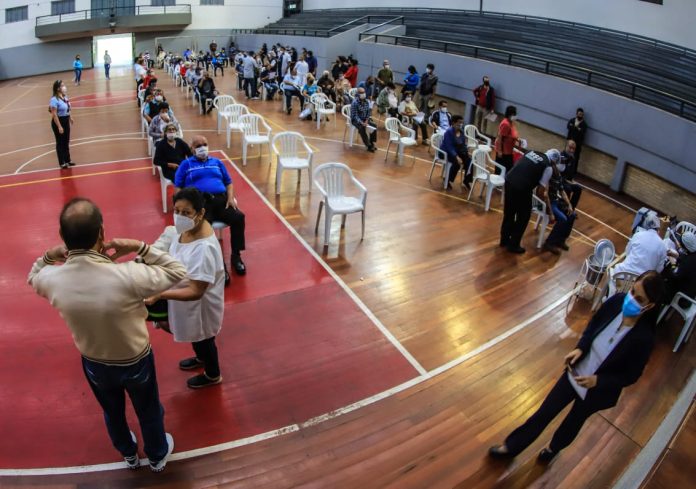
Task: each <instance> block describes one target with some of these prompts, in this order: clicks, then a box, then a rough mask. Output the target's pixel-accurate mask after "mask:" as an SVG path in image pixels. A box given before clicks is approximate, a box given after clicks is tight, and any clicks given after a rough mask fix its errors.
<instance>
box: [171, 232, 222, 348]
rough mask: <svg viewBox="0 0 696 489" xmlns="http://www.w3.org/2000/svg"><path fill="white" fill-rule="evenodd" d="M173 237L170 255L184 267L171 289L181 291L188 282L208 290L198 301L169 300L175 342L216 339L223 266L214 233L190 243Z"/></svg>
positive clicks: (220, 319) (220, 311) (218, 324)
mask: <svg viewBox="0 0 696 489" xmlns="http://www.w3.org/2000/svg"><path fill="white" fill-rule="evenodd" d="M179 239H180V236H178V235H177V236H176V238H175V239H173V240H172V242H171V244H170V246H169V254H170V255H171V256H173V257H174V258H176V259H177V260H179V261H180V262H181V263H183V264H184V266H185V267H186V271H187V275H186V278H185V279H184V280H182V281H181V282H179V283H178V284H177V285H175V286H174V287H173V288H174V289H177V288H183V287H186V286H187V285H188V283H189V282H188V281H189V280H198V281H200V282H206V283H208V284H210V285H208V288H207V289H206V291H205V293H204V294H203V297H201V298H200V299H199V300H197V301H172V300H170V301H169V327H170V329H171V330H172V334H173V335H174V341H180V342H194V341H202V340H205V339H207V338H211V337H213V336H216V335H217V334H218V333H219V332H220V328H221V327H222V316H223V312H224V309H225V265H224V262H223V258H222V250H221V249H220V243H218V240H217V238H216V237H215V234H212V235H210V236H209V237H207V238H203V239H197V240H196V241H193V242H191V243H180V242H179Z"/></svg>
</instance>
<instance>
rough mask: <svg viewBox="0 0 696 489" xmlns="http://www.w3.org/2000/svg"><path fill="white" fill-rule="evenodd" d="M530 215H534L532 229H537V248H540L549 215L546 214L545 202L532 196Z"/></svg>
mask: <svg viewBox="0 0 696 489" xmlns="http://www.w3.org/2000/svg"><path fill="white" fill-rule="evenodd" d="M532 214H536V216H537V217H536V221H535V223H534V229H535V230H536V229H539V237H538V238H537V246H536V247H537V248H541V245H543V244H544V237H545V236H546V228H547V227H548V225H549V220H550V218H549V214H548V213H547V212H546V202H544V201H543V200H541V199H540V198H539V197H537V196H536V195H534V194H532ZM539 226H541V228H540V227H539Z"/></svg>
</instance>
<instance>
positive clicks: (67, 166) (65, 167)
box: [60, 163, 70, 170]
mask: <svg viewBox="0 0 696 489" xmlns="http://www.w3.org/2000/svg"><path fill="white" fill-rule="evenodd" d="M68 168H70V165H68V164H67V163H63V164H62V165H60V169H61V170H67V169H68Z"/></svg>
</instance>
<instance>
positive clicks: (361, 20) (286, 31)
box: [254, 15, 404, 37]
mask: <svg viewBox="0 0 696 489" xmlns="http://www.w3.org/2000/svg"><path fill="white" fill-rule="evenodd" d="M383 19H389V20H387V22H384V25H386V24H388V23H390V22H393V21H396V20H399V21H400V23H401V24H402V25H403V24H404V18H403V17H394V16H392V15H363V16H362V17H358V18H357V19H353V20H350V21H348V22H346V23H344V24H341V25H338V26H336V27H332V28H331V29H328V28H324V29H311V28H302V29H300V28H286V27H281V26H278V27H263V28H261V29H256V30H255V31H254V33H255V34H277V35H284V36H313V37H331V36H334V35H336V34H339V33H341V32H343V31H345V30H347V28H349V27H350V26H358V25H362V24H372V23H373V22H381V21H382V20H383ZM376 27H377V26H376Z"/></svg>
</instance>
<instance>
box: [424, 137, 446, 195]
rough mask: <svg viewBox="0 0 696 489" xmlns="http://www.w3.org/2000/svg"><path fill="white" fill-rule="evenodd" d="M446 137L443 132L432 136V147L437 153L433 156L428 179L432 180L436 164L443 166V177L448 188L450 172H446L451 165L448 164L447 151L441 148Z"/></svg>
mask: <svg viewBox="0 0 696 489" xmlns="http://www.w3.org/2000/svg"><path fill="white" fill-rule="evenodd" d="M444 138H445V137H444V136H443V135H442V134H439V133H435V134H433V135H432V137H431V138H430V147H431V148H432V149H433V150H435V155H434V156H433V165H432V166H431V167H430V174H429V175H428V181H429V182H430V181H432V178H433V171H435V167H436V166H441V167H442V179H443V185H444V188H445V190H447V177H448V175H449V172H446V170H448V169H449V165H448V164H447V153H445V152H444V151H442V150H441V149H440V146H442V140H443V139H444Z"/></svg>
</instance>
